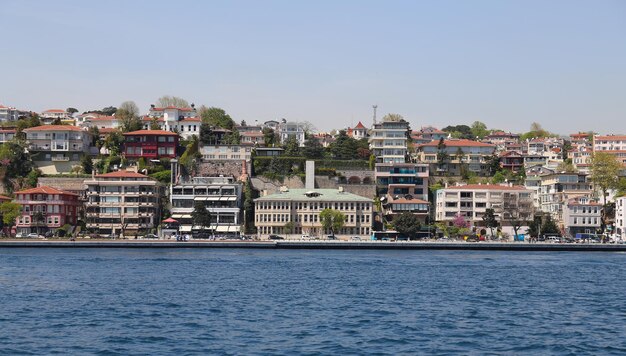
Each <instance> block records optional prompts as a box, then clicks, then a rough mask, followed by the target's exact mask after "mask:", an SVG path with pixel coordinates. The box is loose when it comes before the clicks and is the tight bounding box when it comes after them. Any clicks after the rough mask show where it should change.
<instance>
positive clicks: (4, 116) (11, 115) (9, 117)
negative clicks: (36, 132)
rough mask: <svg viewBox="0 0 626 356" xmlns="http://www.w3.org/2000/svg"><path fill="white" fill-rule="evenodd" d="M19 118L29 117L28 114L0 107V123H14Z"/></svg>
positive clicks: (12, 108)
mask: <svg viewBox="0 0 626 356" xmlns="http://www.w3.org/2000/svg"><path fill="white" fill-rule="evenodd" d="M20 116H30V112H28V111H24V110H18V109H16V108H14V107H10V106H4V105H0V122H7V121H16V120H17V119H19V118H20Z"/></svg>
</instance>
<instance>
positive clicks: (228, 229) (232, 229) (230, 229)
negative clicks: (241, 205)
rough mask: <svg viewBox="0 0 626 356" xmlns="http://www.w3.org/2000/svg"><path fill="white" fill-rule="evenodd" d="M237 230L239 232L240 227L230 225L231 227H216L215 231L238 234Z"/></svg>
mask: <svg viewBox="0 0 626 356" xmlns="http://www.w3.org/2000/svg"><path fill="white" fill-rule="evenodd" d="M239 230H240V226H239V225H232V226H218V227H217V229H216V230H215V231H217V232H239Z"/></svg>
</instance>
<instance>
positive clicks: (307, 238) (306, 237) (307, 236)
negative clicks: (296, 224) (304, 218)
mask: <svg viewBox="0 0 626 356" xmlns="http://www.w3.org/2000/svg"><path fill="white" fill-rule="evenodd" d="M310 239H311V236H309V235H308V234H305V235H302V236H300V240H310Z"/></svg>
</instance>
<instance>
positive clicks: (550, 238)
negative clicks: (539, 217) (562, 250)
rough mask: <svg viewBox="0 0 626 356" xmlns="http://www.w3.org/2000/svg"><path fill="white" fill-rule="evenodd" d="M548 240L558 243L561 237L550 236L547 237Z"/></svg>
mask: <svg viewBox="0 0 626 356" xmlns="http://www.w3.org/2000/svg"><path fill="white" fill-rule="evenodd" d="M546 242H551V243H553V244H558V243H560V242H561V239H560V238H559V237H558V236H548V237H546Z"/></svg>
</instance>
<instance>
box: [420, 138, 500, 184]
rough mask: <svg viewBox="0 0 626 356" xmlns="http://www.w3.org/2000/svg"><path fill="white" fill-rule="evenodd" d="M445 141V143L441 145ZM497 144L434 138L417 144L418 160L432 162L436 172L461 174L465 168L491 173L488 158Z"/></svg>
mask: <svg viewBox="0 0 626 356" xmlns="http://www.w3.org/2000/svg"><path fill="white" fill-rule="evenodd" d="M441 143H443V145H441ZM495 149H496V146H495V145H492V144H489V143H483V142H477V141H472V140H465V139H450V140H443V141H441V140H439V141H437V140H433V141H431V142H429V143H425V144H422V145H419V146H417V160H418V161H419V162H423V163H428V164H430V171H431V174H432V173H436V174H451V175H457V176H458V175H461V174H462V172H463V169H467V170H468V171H469V172H474V173H476V174H477V175H480V176H485V175H487V174H488V173H489V169H488V159H489V158H490V157H491V156H492V155H493V154H494V152H495Z"/></svg>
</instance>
